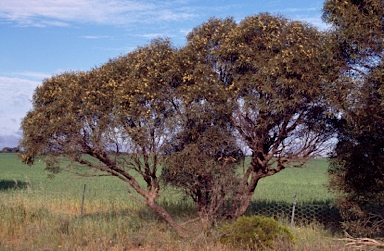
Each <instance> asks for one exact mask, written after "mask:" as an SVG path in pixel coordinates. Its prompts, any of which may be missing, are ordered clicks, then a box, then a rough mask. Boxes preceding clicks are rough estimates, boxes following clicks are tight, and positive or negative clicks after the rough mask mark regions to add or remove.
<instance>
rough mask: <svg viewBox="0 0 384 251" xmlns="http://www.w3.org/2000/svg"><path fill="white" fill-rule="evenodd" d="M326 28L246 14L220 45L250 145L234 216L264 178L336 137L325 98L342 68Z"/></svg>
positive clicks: (238, 122)
mask: <svg viewBox="0 0 384 251" xmlns="http://www.w3.org/2000/svg"><path fill="white" fill-rule="evenodd" d="M328 41H329V37H328V34H327V33H323V32H320V31H318V30H317V29H316V28H315V27H312V26H310V25H309V24H306V23H302V22H299V21H291V20H288V19H285V18H283V17H279V16H271V15H269V14H265V13H264V14H260V15H256V16H251V17H248V18H245V19H244V20H243V21H242V22H241V23H240V24H239V25H238V26H237V27H236V28H235V29H233V30H232V31H231V33H230V34H229V37H228V38H227V39H226V42H225V44H224V45H223V46H222V48H221V49H220V50H219V51H218V55H219V58H220V59H221V60H222V61H221V63H222V64H224V65H226V66H227V67H228V68H229V73H227V75H230V76H231V79H232V82H231V83H228V84H227V87H226V92H228V93H229V95H230V100H231V101H232V102H233V103H235V104H237V105H236V106H234V107H235V109H234V111H233V113H232V116H231V119H232V122H233V124H234V126H235V127H236V129H237V130H238V132H239V134H240V135H241V137H242V139H243V140H244V141H245V142H246V143H247V145H248V147H249V148H250V150H251V151H252V158H251V162H250V164H249V166H248V168H246V170H245V171H244V173H243V174H242V177H241V181H240V185H239V187H238V190H237V194H236V196H235V198H234V201H235V203H233V205H234V208H233V211H232V214H233V215H234V216H239V215H241V214H244V213H245V211H246V209H247V207H248V205H249V202H250V200H251V197H252V195H253V194H254V192H255V189H256V186H257V184H258V182H259V180H260V179H262V178H265V177H268V176H271V175H275V174H277V173H279V172H280V171H282V170H283V169H285V168H287V167H296V166H301V165H302V164H303V163H304V162H305V161H306V160H308V159H309V158H312V157H314V156H318V155H321V154H324V151H326V150H329V140H330V139H331V138H332V137H333V136H334V132H333V126H332V124H331V123H330V122H331V119H332V116H333V115H332V110H331V109H330V108H329V106H328V104H327V102H326V101H325V100H326V99H325V97H326V95H327V93H328V91H329V88H328V84H329V82H330V80H331V79H332V78H334V75H335V74H336V73H337V71H336V70H337V66H336V65H335V61H334V60H333V55H332V54H331V53H330V51H329V48H330V47H329V44H328Z"/></svg>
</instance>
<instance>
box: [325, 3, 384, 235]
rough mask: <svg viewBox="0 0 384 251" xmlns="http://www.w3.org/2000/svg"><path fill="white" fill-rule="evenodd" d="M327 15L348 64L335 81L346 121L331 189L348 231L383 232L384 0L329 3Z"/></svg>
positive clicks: (341, 129) (340, 55)
mask: <svg viewBox="0 0 384 251" xmlns="http://www.w3.org/2000/svg"><path fill="white" fill-rule="evenodd" d="M323 17H324V19H325V21H327V22H329V23H331V24H332V25H333V27H334V30H333V35H334V38H335V46H334V48H335V55H337V56H338V60H339V61H340V62H341V64H342V65H343V66H342V67H340V73H339V78H338V79H337V80H336V81H335V85H336V86H338V87H339V90H340V91H339V95H340V96H342V98H341V99H340V100H339V101H338V102H334V104H336V106H337V107H338V108H339V110H340V117H341V120H340V123H339V125H338V144H337V146H336V149H335V152H334V154H333V156H332V157H333V158H332V160H331V164H332V168H331V170H330V177H331V183H330V187H331V189H333V191H335V192H337V193H339V197H338V200H337V204H338V206H339V208H340V209H341V211H342V213H343V216H344V219H345V224H344V225H345V227H346V228H347V230H349V231H352V232H354V233H357V234H361V235H370V234H378V233H380V231H381V232H384V225H383V222H384V215H383V214H382V210H377V208H380V207H383V206H384V200H383V198H384V197H383V195H384V194H383V191H384V183H383V180H384V162H383V160H384V159H383V158H384V145H383V142H384V141H383V140H384V139H383V135H382V134H383V129H384V106H383V96H382V89H383V88H384V85H383V80H384V78H383V76H384V71H383V66H384V65H383V62H384V61H383V48H384V47H383V46H384V44H383V43H384V39H383V38H384V37H383V35H384V34H383V31H384V1H382V0H373V1H364V0H357V1H352V0H349V1H338V0H328V1H327V2H326V3H325V5H324V15H323ZM379 222H381V223H380V224H377V223H379Z"/></svg>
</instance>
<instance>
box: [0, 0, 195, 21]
mask: <svg viewBox="0 0 384 251" xmlns="http://www.w3.org/2000/svg"><path fill="white" fill-rule="evenodd" d="M175 4H176V5H180V4H181V3H180V2H179V3H175ZM172 8H175V7H173V6H172V3H169V2H168V3H166V2H165V3H163V2H160V1H159V2H156V4H154V3H151V1H138V0H135V1H127V0H28V1H25V0H12V1H1V2H0V18H3V19H6V20H11V21H14V22H16V23H18V24H19V25H24V26H66V25H69V23H71V22H83V23H98V24H114V25H116V24H129V23H137V22H146V21H148V20H149V21H156V20H163V21H174V20H185V19H189V18H191V17H193V15H192V14H191V13H188V12H184V11H180V10H176V9H175V10H172Z"/></svg>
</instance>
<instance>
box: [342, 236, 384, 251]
mask: <svg viewBox="0 0 384 251" xmlns="http://www.w3.org/2000/svg"><path fill="white" fill-rule="evenodd" d="M336 240H338V241H344V242H347V243H346V244H345V245H346V246H348V247H350V248H355V249H361V248H365V247H374V248H379V249H384V242H383V241H379V240H375V239H371V238H354V237H352V236H350V235H348V237H346V238H341V239H336Z"/></svg>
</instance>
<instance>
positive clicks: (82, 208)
mask: <svg viewBox="0 0 384 251" xmlns="http://www.w3.org/2000/svg"><path fill="white" fill-rule="evenodd" d="M85 188H86V184H84V189H83V199H82V200H81V216H83V213H84V200H85Z"/></svg>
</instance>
